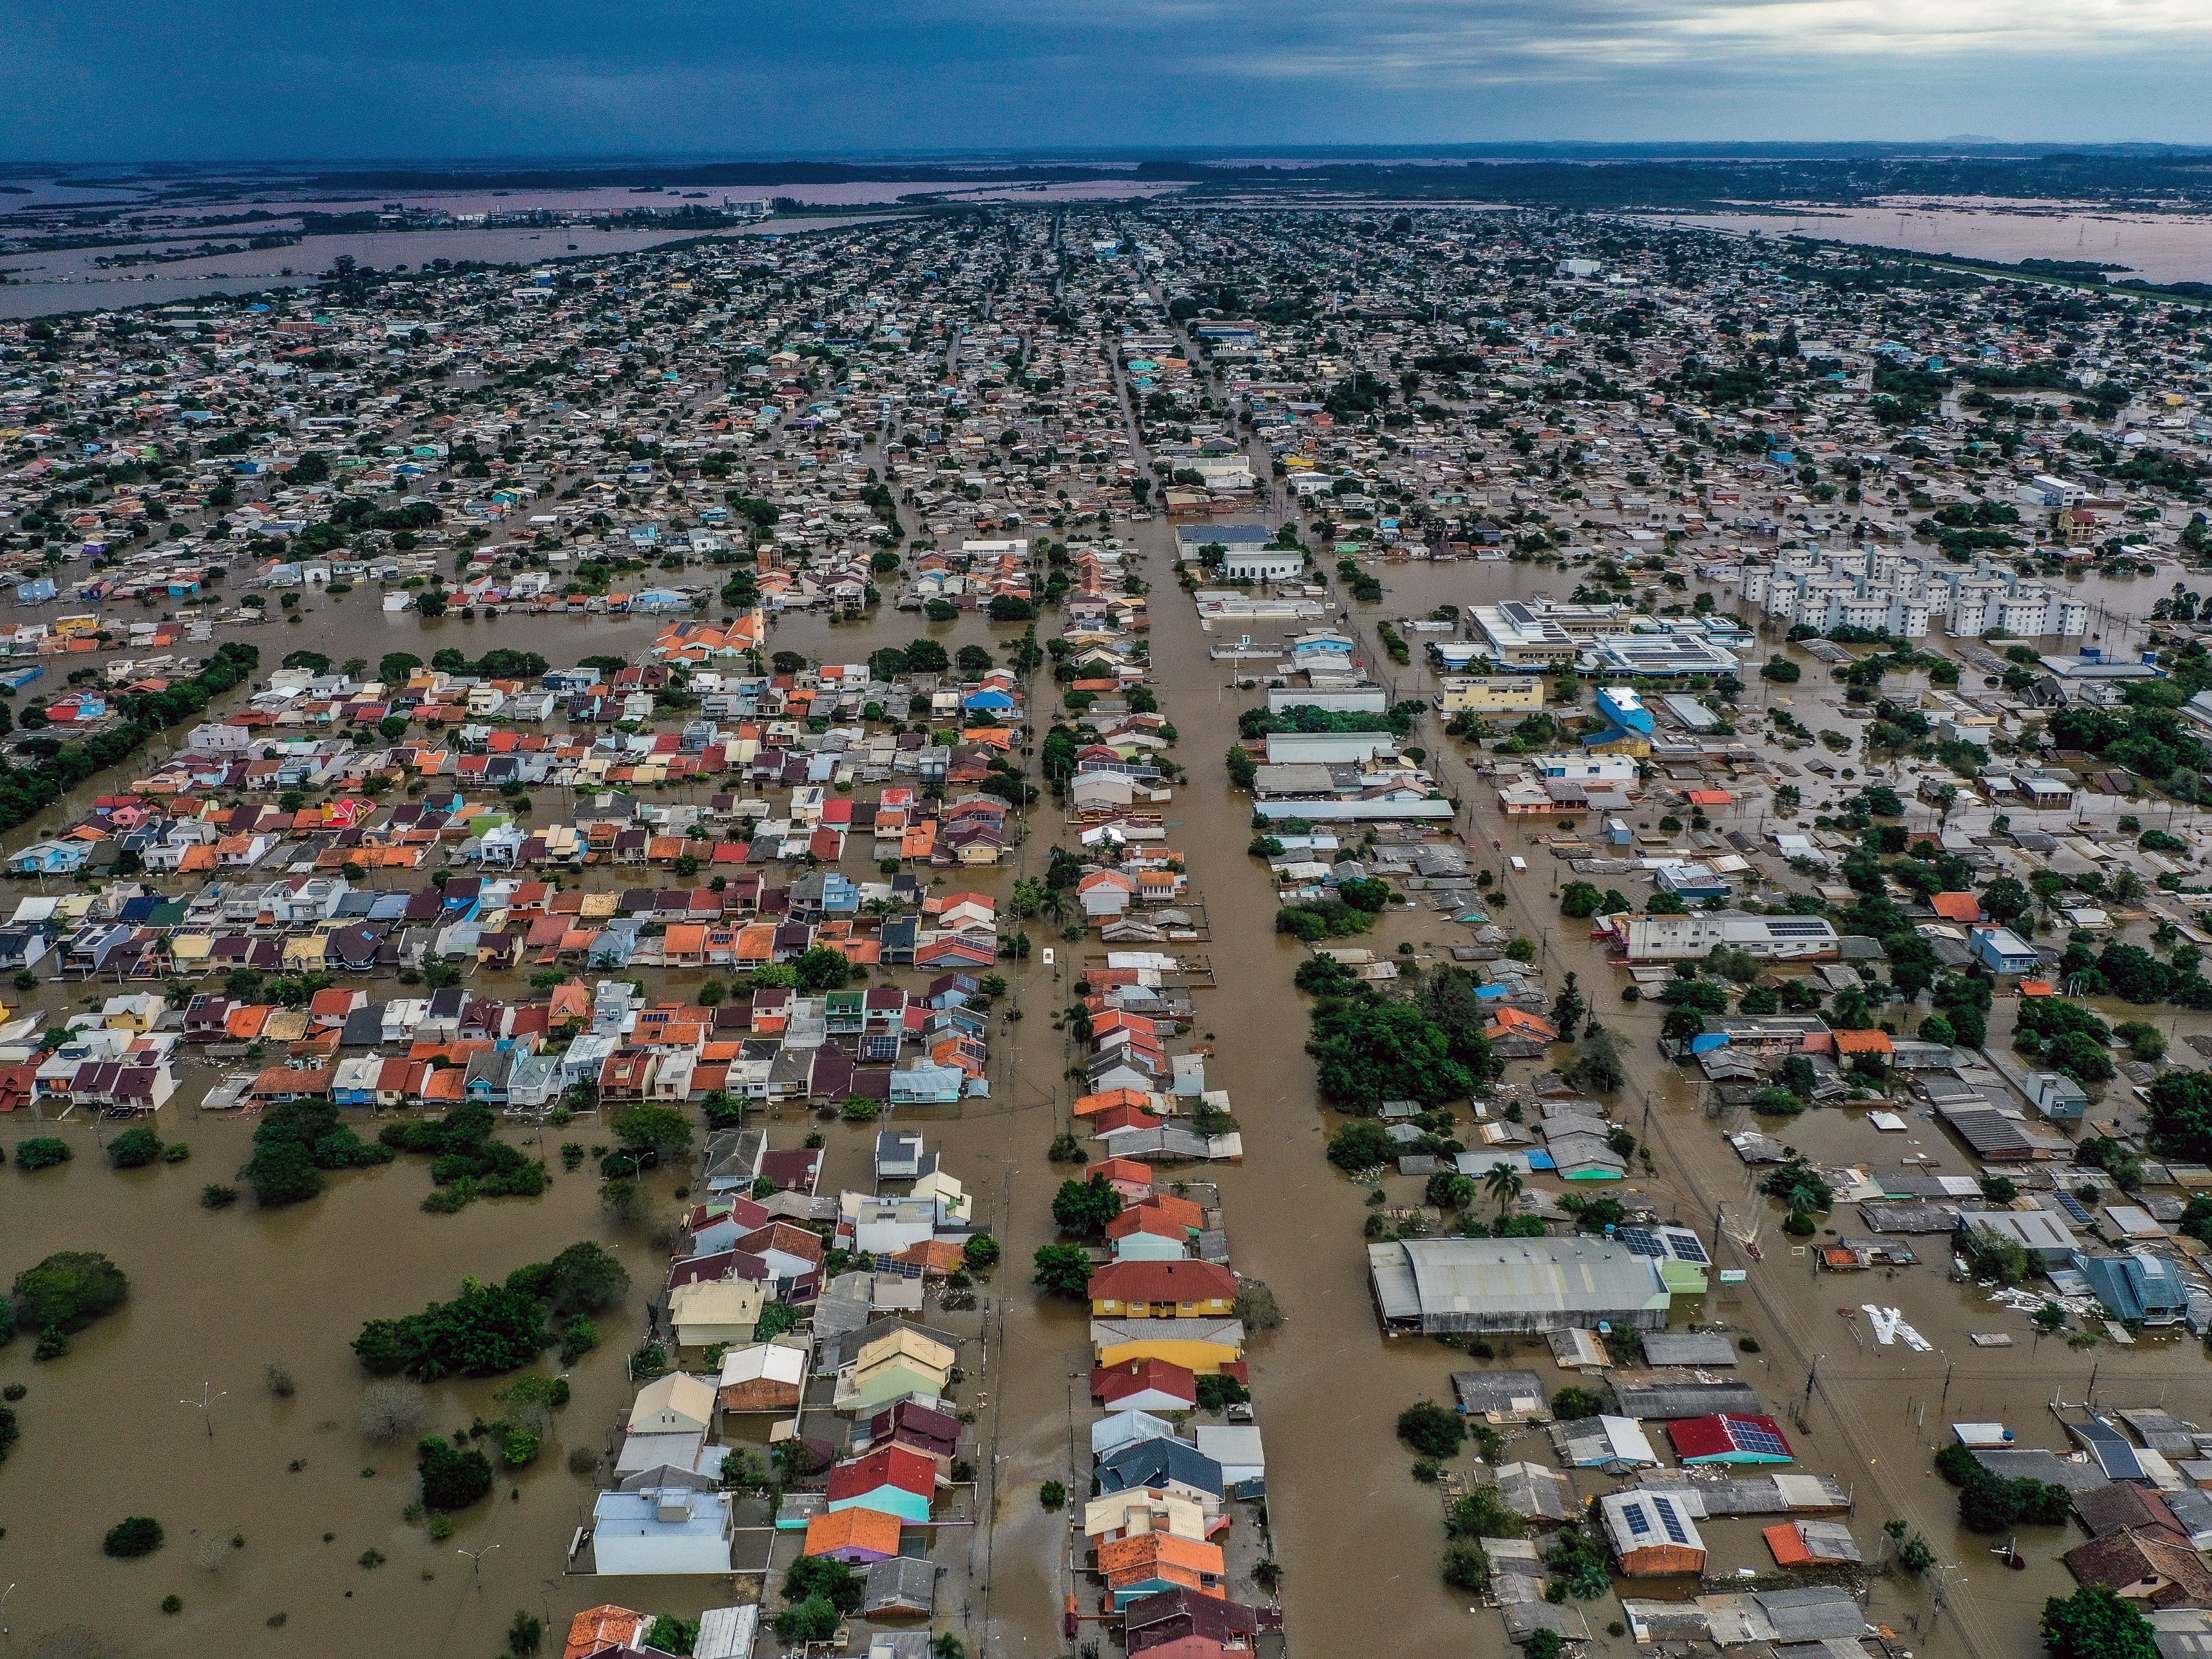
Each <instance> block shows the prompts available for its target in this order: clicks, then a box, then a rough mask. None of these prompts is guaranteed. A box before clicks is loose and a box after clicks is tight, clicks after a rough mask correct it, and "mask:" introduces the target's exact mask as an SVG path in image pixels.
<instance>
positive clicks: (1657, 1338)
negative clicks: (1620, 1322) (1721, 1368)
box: [1644, 1331, 1735, 1366]
mask: <svg viewBox="0 0 2212 1659" xmlns="http://www.w3.org/2000/svg"><path fill="white" fill-rule="evenodd" d="M1644 1358H1645V1359H1646V1360H1648V1361H1650V1363H1651V1364H1654V1365H1697V1366H1708V1365H1733V1364H1735V1344H1733V1343H1732V1342H1730V1341H1729V1340H1728V1338H1727V1337H1725V1336H1723V1335H1722V1334H1720V1333H1719V1332H1717V1331H1696V1332H1691V1331H1652V1332H1650V1333H1649V1334H1646V1335H1645V1337H1644Z"/></svg>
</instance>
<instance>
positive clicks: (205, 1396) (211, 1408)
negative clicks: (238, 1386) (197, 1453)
mask: <svg viewBox="0 0 2212 1659" xmlns="http://www.w3.org/2000/svg"><path fill="white" fill-rule="evenodd" d="M214 1387H215V1385H214V1384H213V1383H201V1384H200V1397H199V1398H198V1399H197V1400H179V1401H177V1403H178V1404H179V1406H197V1407H199V1408H200V1418H201V1420H202V1421H203V1422H204V1423H205V1424H206V1425H207V1431H208V1438H209V1439H210V1440H212V1439H214V1438H215V1402H216V1401H218V1400H221V1399H222V1398H224V1396H225V1395H228V1393H229V1390H228V1389H221V1390H218V1391H217V1392H216V1393H214V1394H212V1395H210V1393H209V1392H208V1390H209V1389H211V1388H214Z"/></svg>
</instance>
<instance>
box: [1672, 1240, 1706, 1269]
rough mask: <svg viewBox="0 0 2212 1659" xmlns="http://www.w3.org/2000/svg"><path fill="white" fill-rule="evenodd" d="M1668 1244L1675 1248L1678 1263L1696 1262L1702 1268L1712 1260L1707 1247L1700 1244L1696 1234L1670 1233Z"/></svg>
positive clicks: (1675, 1257) (1675, 1258)
mask: <svg viewBox="0 0 2212 1659" xmlns="http://www.w3.org/2000/svg"><path fill="white" fill-rule="evenodd" d="M1667 1243H1668V1245H1669V1246H1671V1247H1672V1248H1673V1250H1674V1260H1675V1261H1694V1262H1697V1263H1699V1265H1700V1266H1702V1265H1703V1264H1705V1262H1707V1261H1711V1257H1710V1256H1708V1255H1706V1254H1705V1246H1704V1245H1703V1244H1701V1243H1699V1242H1698V1236H1697V1235H1696V1234H1695V1233H1668V1235H1667Z"/></svg>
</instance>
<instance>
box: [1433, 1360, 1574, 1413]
mask: <svg viewBox="0 0 2212 1659" xmlns="http://www.w3.org/2000/svg"><path fill="white" fill-rule="evenodd" d="M1451 1381H1452V1392H1453V1393H1454V1394H1455V1395H1457V1396H1458V1397H1459V1408H1460V1410H1462V1412H1464V1413H1467V1414H1468V1416H1469V1417H1480V1418H1481V1419H1483V1420H1484V1421H1485V1422H1487V1423H1491V1424H1493V1425H1494V1424H1501V1423H1548V1422H1550V1421H1551V1420H1552V1407H1551V1403H1550V1401H1548V1400H1547V1397H1546V1395H1545V1392H1544V1382H1543V1379H1542V1378H1541V1377H1540V1376H1537V1375H1536V1373H1535V1372H1534V1371H1519V1370H1516V1371H1454V1372H1453V1373H1452V1379H1451Z"/></svg>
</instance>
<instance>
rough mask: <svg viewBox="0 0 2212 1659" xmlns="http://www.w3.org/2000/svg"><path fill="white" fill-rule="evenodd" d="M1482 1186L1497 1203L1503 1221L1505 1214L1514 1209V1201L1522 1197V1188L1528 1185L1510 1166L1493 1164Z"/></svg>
mask: <svg viewBox="0 0 2212 1659" xmlns="http://www.w3.org/2000/svg"><path fill="white" fill-rule="evenodd" d="M1482 1184H1483V1186H1484V1188H1486V1190H1487V1191H1488V1192H1489V1194H1490V1196H1491V1198H1492V1200H1494V1201H1495V1202H1496V1203H1497V1205H1498V1218H1499V1219H1500V1220H1503V1219H1504V1217H1505V1212H1507V1211H1508V1210H1510V1209H1511V1208H1512V1207H1513V1200H1515V1199H1516V1198H1518V1197H1520V1196H1521V1190H1522V1188H1523V1187H1525V1186H1526V1185H1527V1184H1528V1183H1527V1182H1524V1181H1522V1179H1521V1172H1520V1171H1519V1170H1516V1169H1515V1168H1514V1167H1513V1166H1512V1165H1511V1164H1492V1165H1491V1166H1490V1173H1489V1174H1488V1175H1486V1176H1484V1177H1483V1178H1482Z"/></svg>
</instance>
